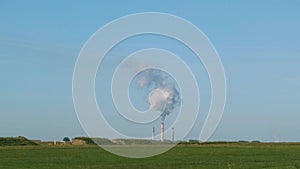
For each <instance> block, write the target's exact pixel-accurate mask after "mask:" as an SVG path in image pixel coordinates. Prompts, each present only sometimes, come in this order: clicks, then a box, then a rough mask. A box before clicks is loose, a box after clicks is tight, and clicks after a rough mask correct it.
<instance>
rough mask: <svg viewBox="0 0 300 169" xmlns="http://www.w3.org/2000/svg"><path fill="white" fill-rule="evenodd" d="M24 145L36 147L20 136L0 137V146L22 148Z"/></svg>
mask: <svg viewBox="0 0 300 169" xmlns="http://www.w3.org/2000/svg"><path fill="white" fill-rule="evenodd" d="M24 145H37V144H36V143H34V142H32V141H30V140H28V139H27V138H25V137H22V136H19V137H0V146H24ZM0 168H1V167H0Z"/></svg>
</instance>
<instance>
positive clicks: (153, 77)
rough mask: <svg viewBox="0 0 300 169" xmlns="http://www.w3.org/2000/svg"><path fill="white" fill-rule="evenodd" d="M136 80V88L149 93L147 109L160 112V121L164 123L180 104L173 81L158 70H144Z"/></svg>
mask: <svg viewBox="0 0 300 169" xmlns="http://www.w3.org/2000/svg"><path fill="white" fill-rule="evenodd" d="M136 78H137V80H136V86H137V87H138V88H141V89H146V90H148V91H149V95H148V100H147V102H148V104H149V109H150V110H156V111H161V112H162V113H161V120H162V121H164V120H165V118H166V116H167V115H169V114H170V113H171V112H172V111H173V110H174V108H175V107H176V105H178V104H179V102H180V97H179V92H178V91H177V89H176V87H175V82H174V80H173V79H170V78H169V75H168V74H167V73H165V72H163V71H161V70H158V69H146V70H144V71H142V72H141V73H139V74H138V75H137V77H136Z"/></svg>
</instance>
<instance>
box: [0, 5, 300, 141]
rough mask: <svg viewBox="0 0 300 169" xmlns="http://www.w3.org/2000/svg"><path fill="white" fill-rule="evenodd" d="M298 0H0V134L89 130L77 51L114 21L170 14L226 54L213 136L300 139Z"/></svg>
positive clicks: (46, 136) (52, 135)
mask: <svg viewBox="0 0 300 169" xmlns="http://www.w3.org/2000/svg"><path fill="white" fill-rule="evenodd" d="M299 7H300V2H299V1H296V0H295V1H292V0H288V1H279V0H265V1H261V0H251V1H250V0H249V1H231V0H225V1H206V2H204V1H203V2H201V1H182V2H174V1H164V2H161V1H156V0H154V1H147V2H146V1H137V0H135V1H128V2H125V1H107V2H100V1H87V2H81V3H76V2H74V1H63V2H62V1H56V0H53V1H47V2H46V1H31V0H28V1H14V0H11V1H8V0H7V1H5V0H2V1H0V136H18V135H24V136H26V137H29V138H32V139H43V140H53V139H56V140H59V139H61V138H62V137H64V136H69V137H74V136H81V135H85V133H84V132H83V130H82V129H81V127H80V124H79V122H78V120H77V118H76V113H75V111H74V108H73V102H72V73H73V69H74V64H75V61H76V58H77V56H78V53H79V51H80V49H81V48H82V46H83V45H84V43H85V42H86V40H87V39H88V38H89V37H90V36H91V35H92V34H93V33H94V32H95V31H96V30H98V29H99V28H100V27H102V26H103V25H104V24H106V23H108V22H110V21H112V20H114V19H117V18H119V17H121V16H124V15H128V14H133V13H137V12H164V13H170V14H174V15H178V16H179V17H182V18H185V19H187V20H189V21H190V22H192V23H193V24H195V25H196V26H197V27H199V28H200V29H201V30H202V31H203V32H204V33H205V34H206V35H207V36H208V37H209V39H210V40H211V41H212V43H213V44H214V46H215V47H216V49H217V51H218V53H219V55H220V57H221V60H222V62H223V65H224V68H225V71H226V77H227V87H228V91H227V104H226V108H225V112H224V116H223V119H222V121H221V123H220V125H219V127H218V129H217V130H216V132H215V134H214V135H213V137H212V140H242V139H243V140H262V141H300V104H299V101H300V76H299V75H300V69H299V67H300V31H299V30H300V12H299ZM152 38H153V39H152V40H151V42H155V37H152ZM150 39H151V38H150ZM138 42H139V39H136V40H135V41H132V42H131V43H132V44H133V45H137V46H138V47H134V48H131V49H135V48H136V49H138V48H140V47H142V46H143V45H141V44H140V43H138ZM161 43H162V45H164V42H163V40H162V42H161ZM171 46H172V45H171ZM121 47H122V46H121ZM169 47H170V46H169ZM166 48H168V46H167V45H166ZM172 49H174V50H176V48H175V47H173V48H172V47H170V50H172ZM127 52H128V51H127ZM178 52H179V51H178ZM199 83H201V82H199ZM204 86H205V85H204ZM99 100H101V98H100V99H99ZM198 130H199V128H197V127H195V128H194V129H193V130H192V132H191V133H190V135H189V138H193V136H194V134H193V132H196V131H198Z"/></svg>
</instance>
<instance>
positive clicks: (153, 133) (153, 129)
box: [152, 127, 155, 140]
mask: <svg viewBox="0 0 300 169" xmlns="http://www.w3.org/2000/svg"><path fill="white" fill-rule="evenodd" d="M152 140H155V127H153V128H152Z"/></svg>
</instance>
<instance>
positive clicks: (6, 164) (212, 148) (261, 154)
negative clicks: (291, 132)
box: [0, 143, 300, 169]
mask: <svg viewBox="0 0 300 169" xmlns="http://www.w3.org/2000/svg"><path fill="white" fill-rule="evenodd" d="M25 168H26V169H46V168H53V169H65V168H66V169H119V168H120V169H122V168H124V169H126V168H128V169H135V168H140V169H143V168H149V169H156V168H161V169H168V168H186V169H198V168H205V169H208V168H213V169H217V168H255V169H259V168H286V169H288V168H290V169H293V168H294V169H297V168H300V144H287V143H286V144H283V143H282V144H279V143H278V144H274V143H269V144H265V143H260V144H254V143H252V144H250V143H249V144H243V143H231V144H203V145H178V146H176V147H175V148H173V149H172V150H170V151H168V152H166V153H164V154H161V155H159V156H155V157H150V158H145V159H131V158H124V157H119V156H116V155H113V154H110V153H108V152H106V151H104V150H103V149H101V148H99V147H98V146H91V145H85V146H71V145H64V146H62V145H60V146H47V145H39V146H6V147H0V169H25Z"/></svg>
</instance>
